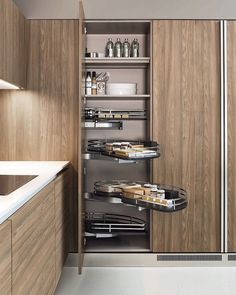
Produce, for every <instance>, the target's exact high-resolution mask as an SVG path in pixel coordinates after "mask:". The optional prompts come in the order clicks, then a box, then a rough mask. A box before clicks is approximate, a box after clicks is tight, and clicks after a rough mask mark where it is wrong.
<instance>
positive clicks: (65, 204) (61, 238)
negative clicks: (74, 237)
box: [55, 169, 72, 283]
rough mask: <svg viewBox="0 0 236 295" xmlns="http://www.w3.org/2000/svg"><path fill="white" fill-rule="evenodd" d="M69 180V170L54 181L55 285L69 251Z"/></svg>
mask: <svg viewBox="0 0 236 295" xmlns="http://www.w3.org/2000/svg"><path fill="white" fill-rule="evenodd" d="M71 180H72V178H71V170H70V169H67V170H65V171H63V172H62V173H61V174H60V175H59V176H58V177H57V178H56V180H55V229H56V248H55V251H56V254H55V255H56V283H57V282H58V281H59V279H60V275H61V272H62V269H63V266H64V263H65V261H66V258H67V255H68V251H69V242H70V239H69V234H70V233H71V216H70V212H69V208H70V202H71V201H70V200H71Z"/></svg>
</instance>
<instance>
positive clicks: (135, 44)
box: [131, 38, 139, 57]
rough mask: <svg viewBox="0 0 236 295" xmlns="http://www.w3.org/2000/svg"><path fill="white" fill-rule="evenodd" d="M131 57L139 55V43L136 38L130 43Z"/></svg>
mask: <svg viewBox="0 0 236 295" xmlns="http://www.w3.org/2000/svg"><path fill="white" fill-rule="evenodd" d="M131 57H139V43H138V39H137V38H135V39H134V41H133V42H132V44H131Z"/></svg>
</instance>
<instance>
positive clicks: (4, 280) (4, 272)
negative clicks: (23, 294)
mask: <svg viewBox="0 0 236 295" xmlns="http://www.w3.org/2000/svg"><path fill="white" fill-rule="evenodd" d="M0 294H4V295H10V294H11V222H10V221H5V222H4V223H3V224H1V225H0Z"/></svg>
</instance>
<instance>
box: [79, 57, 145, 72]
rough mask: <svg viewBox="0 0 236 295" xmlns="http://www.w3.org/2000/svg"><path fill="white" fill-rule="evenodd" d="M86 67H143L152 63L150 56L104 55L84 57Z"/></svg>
mask: <svg viewBox="0 0 236 295" xmlns="http://www.w3.org/2000/svg"><path fill="white" fill-rule="evenodd" d="M84 62H85V65H86V68H88V69H91V68H96V69H104V68H105V69H109V68H112V69H114V68H118V69H125V68H127V69H136V68H137V69H142V68H146V67H147V66H148V65H149V64H150V57H129V58H125V57H104V58H99V57H97V58H91V57H86V58H85V59H84Z"/></svg>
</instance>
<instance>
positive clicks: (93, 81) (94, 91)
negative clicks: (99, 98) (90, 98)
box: [92, 72, 97, 95]
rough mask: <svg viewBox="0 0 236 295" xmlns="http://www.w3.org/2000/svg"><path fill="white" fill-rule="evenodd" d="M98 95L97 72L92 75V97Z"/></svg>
mask: <svg viewBox="0 0 236 295" xmlns="http://www.w3.org/2000/svg"><path fill="white" fill-rule="evenodd" d="M96 94H97V78H96V72H93V73H92V95H96Z"/></svg>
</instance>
